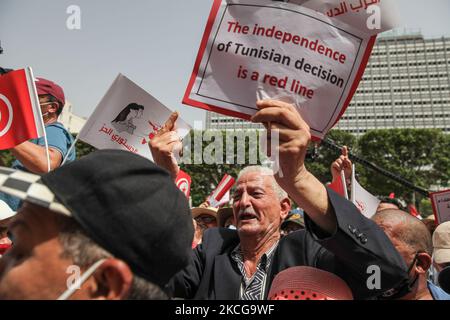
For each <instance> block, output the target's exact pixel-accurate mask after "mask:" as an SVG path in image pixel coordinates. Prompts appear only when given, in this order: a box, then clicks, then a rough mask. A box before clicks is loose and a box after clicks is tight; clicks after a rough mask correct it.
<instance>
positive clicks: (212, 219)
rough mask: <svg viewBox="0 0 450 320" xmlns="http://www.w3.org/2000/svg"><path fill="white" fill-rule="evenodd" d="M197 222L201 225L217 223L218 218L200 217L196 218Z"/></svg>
mask: <svg viewBox="0 0 450 320" xmlns="http://www.w3.org/2000/svg"><path fill="white" fill-rule="evenodd" d="M195 221H197V222H199V223H202V222H203V223H213V222H216V218H214V217H212V216H205V215H203V216H198V217H196V218H195Z"/></svg>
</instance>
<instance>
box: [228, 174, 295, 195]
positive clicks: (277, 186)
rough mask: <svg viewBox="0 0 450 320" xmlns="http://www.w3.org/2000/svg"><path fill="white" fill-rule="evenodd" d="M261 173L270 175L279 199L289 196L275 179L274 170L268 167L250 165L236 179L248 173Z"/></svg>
mask: <svg viewBox="0 0 450 320" xmlns="http://www.w3.org/2000/svg"><path fill="white" fill-rule="evenodd" d="M253 172H256V173H259V174H260V175H262V176H270V177H271V180H272V189H273V191H274V192H275V194H276V195H277V198H278V200H280V201H281V200H283V199H286V198H289V196H288V194H287V192H286V191H284V190H283V189H282V188H281V187H280V185H279V184H278V183H277V181H276V180H275V177H274V174H273V170H272V169H270V168H267V167H263V166H249V167H245V168H244V169H242V170H241V171H240V172H239V175H238V177H237V180H236V181H239V179H240V178H241V177H242V176H243V175H246V174H248V173H253Z"/></svg>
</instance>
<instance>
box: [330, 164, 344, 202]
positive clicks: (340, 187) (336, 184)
mask: <svg viewBox="0 0 450 320" xmlns="http://www.w3.org/2000/svg"><path fill="white" fill-rule="evenodd" d="M328 188H330V189H332V190H334V191H336V192H337V193H338V194H340V195H341V196H343V197H345V199H347V200H348V192H347V184H346V182H345V174H344V170H341V176H340V177H339V178H337V179H335V180H333V181H332V182H331V183H329V184H328Z"/></svg>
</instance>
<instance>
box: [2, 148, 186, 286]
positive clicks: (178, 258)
mask: <svg viewBox="0 0 450 320" xmlns="http://www.w3.org/2000/svg"><path fill="white" fill-rule="evenodd" d="M5 176H6V177H5ZM0 181H2V182H1V183H0V191H3V192H6V193H9V194H11V195H13V196H16V197H19V198H21V199H23V200H25V201H29V202H32V203H35V204H37V205H40V206H43V207H47V208H49V209H51V210H53V211H55V212H59V213H61V214H64V215H67V216H70V217H73V218H74V219H75V220H76V221H77V222H78V223H79V224H80V225H81V227H82V228H83V230H84V231H85V232H86V234H87V235H88V236H89V237H90V238H92V240H94V241H95V242H96V243H97V244H99V245H100V246H101V247H103V248H104V249H105V250H107V251H109V252H110V253H111V254H113V255H114V256H115V257H117V258H119V259H122V260H123V261H125V262H126V263H127V264H128V265H129V266H130V268H131V270H133V272H134V273H135V274H136V275H138V276H140V277H142V278H144V279H147V280H148V281H151V282H153V283H155V284H157V285H159V286H160V287H164V285H165V284H166V283H167V282H168V281H169V279H170V278H171V277H172V276H173V275H175V273H177V272H178V271H179V270H181V269H182V268H183V267H184V266H185V265H186V264H187V263H188V259H189V258H190V255H191V253H192V251H191V244H192V239H193V235H194V229H193V225H192V217H191V213H190V211H189V205H188V202H187V199H186V196H185V195H184V194H183V193H182V192H181V191H179V190H178V188H177V187H176V185H175V183H174V182H173V181H172V179H171V177H170V175H169V173H168V172H167V171H165V170H163V169H161V168H160V167H158V166H156V165H155V164H154V163H153V162H151V161H149V160H147V159H145V158H143V157H141V156H138V155H135V154H133V153H130V152H127V151H120V150H100V151H96V152H94V153H91V154H90V155H88V156H85V157H83V158H81V159H79V160H77V161H74V162H72V163H69V164H67V165H64V166H62V167H60V168H58V169H56V170H54V171H52V172H50V173H47V174H45V175H44V176H42V178H40V177H39V176H37V175H33V174H30V173H26V172H21V171H14V170H11V169H7V168H0Z"/></svg>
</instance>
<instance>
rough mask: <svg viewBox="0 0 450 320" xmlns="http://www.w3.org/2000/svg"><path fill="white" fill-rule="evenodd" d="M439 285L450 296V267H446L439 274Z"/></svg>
mask: <svg viewBox="0 0 450 320" xmlns="http://www.w3.org/2000/svg"><path fill="white" fill-rule="evenodd" d="M438 283H439V286H440V287H441V288H442V290H444V291H445V292H447V293H449V294H450V267H445V268H444V269H442V270H441V272H439V276H438Z"/></svg>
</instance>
